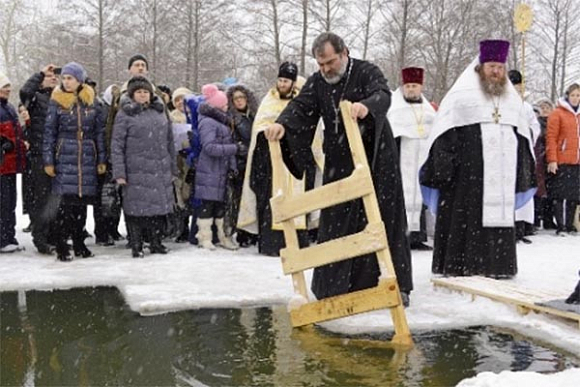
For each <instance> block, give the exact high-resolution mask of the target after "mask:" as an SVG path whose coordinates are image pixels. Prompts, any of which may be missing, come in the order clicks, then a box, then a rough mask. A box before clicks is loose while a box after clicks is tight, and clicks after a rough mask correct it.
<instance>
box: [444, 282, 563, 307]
mask: <svg viewBox="0 0 580 387" xmlns="http://www.w3.org/2000/svg"><path fill="white" fill-rule="evenodd" d="M433 281H437V282H444V283H448V284H453V285H456V286H464V287H466V288H470V289H475V290H480V291H485V292H488V293H490V294H497V295H498V296H507V297H511V298H515V299H521V300H525V301H528V302H532V303H534V302H546V301H551V300H555V299H559V298H560V299H561V298H566V297H567V296H568V295H567V294H566V293H561V292H560V293H559V292H554V291H551V290H544V289H530V288H527V287H524V286H520V285H517V284H515V283H513V282H511V281H504V280H496V279H493V278H486V277H481V276H472V277H444V278H434V279H433Z"/></svg>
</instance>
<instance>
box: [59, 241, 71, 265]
mask: <svg viewBox="0 0 580 387" xmlns="http://www.w3.org/2000/svg"><path fill="white" fill-rule="evenodd" d="M56 259H58V260H59V261H61V262H70V261H72V260H73V257H72V255H71V253H70V250H69V245H68V244H67V243H66V241H59V242H58V243H57V245H56Z"/></svg>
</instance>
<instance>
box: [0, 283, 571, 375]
mask: <svg viewBox="0 0 580 387" xmlns="http://www.w3.org/2000/svg"><path fill="white" fill-rule="evenodd" d="M414 338H415V342H416V346H415V348H414V349H412V350H411V351H408V352H401V351H396V350H394V349H393V348H391V347H390V346H389V344H388V342H387V340H388V337H382V336H378V335H375V336H373V337H368V336H364V337H363V336H361V337H356V338H352V337H351V338H344V337H340V336H338V335H334V334H329V333H326V332H323V331H322V330H320V329H316V328H311V329H304V330H292V328H291V326H290V322H289V319H288V316H287V314H286V312H285V309H284V308H282V307H279V308H274V309H273V310H271V309H267V308H260V309H242V310H239V309H219V310H194V311H187V312H179V313H170V314H166V315H160V316H153V317H141V316H139V315H138V314H136V313H133V312H131V311H130V310H129V309H128V307H127V306H126V305H125V303H124V301H123V299H122V297H121V296H120V294H119V293H118V291H117V290H116V289H113V288H97V289H92V288H91V289H74V290H68V291H53V292H38V291H31V292H27V293H26V294H24V293H23V292H19V293H16V292H6V293H0V385H1V386H20V385H27V386H34V385H37V386H41V385H42V386H79V385H80V386H104V385H123V386H131V385H132V386H170V385H171V386H175V385H178V386H190V385H193V386H204V385H205V386H294V385H299V386H323V385H324V386H361V385H363V386H448V385H455V384H456V383H457V382H459V381H460V380H462V379H464V378H466V377H471V376H474V375H475V374H477V373H479V372H483V371H494V372H499V371H501V370H505V369H511V370H515V371H523V370H528V371H538V372H554V371H559V370H563V369H566V368H569V367H572V366H578V364H580V362H579V361H578V359H576V358H573V357H571V356H569V355H566V354H564V353H558V352H556V351H555V350H553V349H549V348H545V347H543V346H542V345H539V344H537V343H534V342H532V341H530V340H529V339H527V338H525V337H522V336H518V335H514V334H512V333H510V332H502V331H500V330H497V329H492V328H487V327H477V328H470V329H464V330H449V331H436V332H424V333H415V335H414ZM369 339H372V340H369Z"/></svg>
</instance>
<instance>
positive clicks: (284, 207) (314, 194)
mask: <svg viewBox="0 0 580 387" xmlns="http://www.w3.org/2000/svg"><path fill="white" fill-rule="evenodd" d="M372 190H373V187H372V182H371V180H370V175H369V172H368V169H367V168H359V169H356V170H354V171H353V173H352V174H351V175H350V176H349V177H347V178H344V179H342V180H338V181H335V182H333V183H330V184H326V185H323V186H322V187H319V188H315V189H313V190H310V191H306V192H304V193H303V194H300V195H295V196H291V197H290V196H274V197H272V198H271V199H270V204H271V206H272V218H273V222H274V223H280V222H283V221H285V220H288V219H293V218H295V217H297V216H300V215H304V214H308V213H310V212H312V211H315V210H319V209H322V208H327V207H330V206H333V205H336V204H339V203H344V202H347V201H349V200H353V199H357V198H360V197H361V196H363V195H368V194H370V193H371V192H372ZM274 192H278V191H274ZM282 192H283V191H282Z"/></svg>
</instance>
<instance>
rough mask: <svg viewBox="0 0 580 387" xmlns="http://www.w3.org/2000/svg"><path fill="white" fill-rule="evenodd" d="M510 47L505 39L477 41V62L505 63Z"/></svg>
mask: <svg viewBox="0 0 580 387" xmlns="http://www.w3.org/2000/svg"><path fill="white" fill-rule="evenodd" d="M509 49H510V42H508V41H507V40H482V41H481V42H479V63H485V62H499V63H505V62H506V59H507V56H508V52H509Z"/></svg>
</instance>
